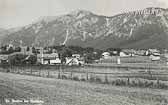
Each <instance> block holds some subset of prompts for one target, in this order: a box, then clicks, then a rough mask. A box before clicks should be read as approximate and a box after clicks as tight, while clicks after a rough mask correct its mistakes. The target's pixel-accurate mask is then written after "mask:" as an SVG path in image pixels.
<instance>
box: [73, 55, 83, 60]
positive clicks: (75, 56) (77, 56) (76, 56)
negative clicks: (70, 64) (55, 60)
mask: <svg viewBox="0 0 168 105" xmlns="http://www.w3.org/2000/svg"><path fill="white" fill-rule="evenodd" d="M72 57H73V58H77V59H79V58H80V57H81V56H80V54H72Z"/></svg>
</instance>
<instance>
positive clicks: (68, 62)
mask: <svg viewBox="0 0 168 105" xmlns="http://www.w3.org/2000/svg"><path fill="white" fill-rule="evenodd" d="M83 64H84V62H83V61H82V60H79V59H77V58H74V57H66V65H69V66H73V65H76V66H80V65H83Z"/></svg>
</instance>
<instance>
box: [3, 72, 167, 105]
mask: <svg viewBox="0 0 168 105" xmlns="http://www.w3.org/2000/svg"><path fill="white" fill-rule="evenodd" d="M6 98H7V99H13V98H14V99H26V100H30V99H39V100H42V101H44V103H43V104H42V105H168V90H159V89H144V88H129V87H116V86H112V85H104V84H95V83H86V82H76V81H70V80H59V79H53V78H42V77H33V76H25V75H18V74H11V73H0V100H1V104H2V105H3V104H4V105H7V103H5V101H4V99H6ZM9 105H13V104H11V103H9ZM17 105H19V104H17ZM20 105H24V104H23V103H21V104H20Z"/></svg>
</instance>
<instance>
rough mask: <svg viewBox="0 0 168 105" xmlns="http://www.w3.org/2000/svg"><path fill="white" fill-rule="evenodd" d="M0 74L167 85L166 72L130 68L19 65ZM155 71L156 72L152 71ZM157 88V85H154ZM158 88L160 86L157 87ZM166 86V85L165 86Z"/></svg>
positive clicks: (2, 69)
mask: <svg viewBox="0 0 168 105" xmlns="http://www.w3.org/2000/svg"><path fill="white" fill-rule="evenodd" d="M0 67H1V69H0V70H1V72H11V73H17V74H23V75H33V76H39V77H47V78H57V79H70V80H76V81H89V82H99V83H111V84H118V85H121V84H122V85H128V84H131V85H138V86H139V85H140V84H141V85H142V84H143V86H144V84H145V85H149V83H146V81H150V84H152V85H151V86H152V87H153V86H155V84H161V83H166V84H168V83H167V81H168V72H166V71H163V70H161V71H159V70H157V72H153V71H152V69H150V70H147V71H145V69H144V70H143V72H142V70H141V69H132V68H131V69H130V68H124V67H123V68H112V67H109V68H107V67H99V66H98V67H96V66H91V65H89V66H83V67H79V66H65V65H31V66H30V65H24V66H23V65H22V66H21V65H20V66H9V65H3V66H0ZM154 71H156V70H154ZM156 86H158V85H156ZM159 86H160V85H159ZM166 86H167V85H166Z"/></svg>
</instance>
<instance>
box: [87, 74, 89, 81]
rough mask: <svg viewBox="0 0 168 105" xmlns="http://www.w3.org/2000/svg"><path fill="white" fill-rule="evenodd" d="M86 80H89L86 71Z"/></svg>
mask: <svg viewBox="0 0 168 105" xmlns="http://www.w3.org/2000/svg"><path fill="white" fill-rule="evenodd" d="M86 80H87V81H88V80H89V75H88V72H87V73H86Z"/></svg>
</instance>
